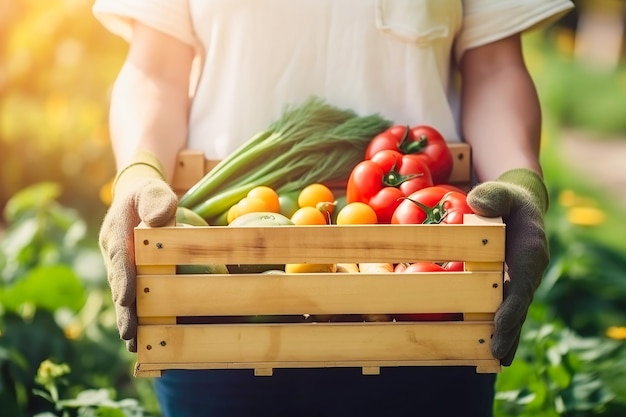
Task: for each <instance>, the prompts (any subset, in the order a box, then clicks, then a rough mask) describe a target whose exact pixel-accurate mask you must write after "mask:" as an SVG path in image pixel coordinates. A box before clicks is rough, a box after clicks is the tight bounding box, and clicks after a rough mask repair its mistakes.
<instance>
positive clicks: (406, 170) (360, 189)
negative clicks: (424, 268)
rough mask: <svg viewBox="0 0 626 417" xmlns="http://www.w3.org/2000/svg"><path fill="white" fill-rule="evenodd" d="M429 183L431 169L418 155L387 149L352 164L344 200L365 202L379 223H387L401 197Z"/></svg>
mask: <svg viewBox="0 0 626 417" xmlns="http://www.w3.org/2000/svg"><path fill="white" fill-rule="evenodd" d="M432 185H433V180H432V177H431V173H430V169H429V168H428V166H427V165H426V163H425V162H423V161H422V159H421V158H419V157H418V156H417V155H403V154H401V153H400V152H396V151H392V150H388V149H387V150H382V151H380V152H378V153H376V154H375V155H373V156H372V159H369V160H365V161H361V162H359V164H358V165H357V166H356V167H354V169H353V170H352V173H351V174H350V178H348V186H347V192H346V200H347V201H348V203H352V202H356V201H360V202H362V203H366V204H368V205H369V206H371V207H372V208H373V209H374V211H375V212H376V216H377V218H378V222H379V223H389V222H390V221H391V217H392V215H393V212H394V211H395V209H396V207H398V205H399V204H400V202H401V201H402V198H404V197H408V196H409V195H410V194H411V193H413V192H415V191H417V190H420V189H422V188H425V187H431V186H432Z"/></svg>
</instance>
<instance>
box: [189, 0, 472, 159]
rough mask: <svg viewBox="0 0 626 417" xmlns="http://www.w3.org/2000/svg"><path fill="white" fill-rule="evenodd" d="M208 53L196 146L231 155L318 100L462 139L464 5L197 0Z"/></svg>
mask: <svg viewBox="0 0 626 417" xmlns="http://www.w3.org/2000/svg"><path fill="white" fill-rule="evenodd" d="M190 8H191V15H192V18H193V25H194V29H195V31H196V34H197V36H198V38H199V39H200V41H201V42H202V46H203V48H204V56H203V66H202V68H201V72H200V78H199V81H198V86H197V90H196V94H195V97H194V101H193V105H192V112H191V120H190V137H189V145H188V146H189V147H190V148H194V149H201V150H204V151H205V153H206V154H207V156H208V157H211V158H223V157H225V156H226V155H228V154H229V153H230V152H232V151H233V150H234V149H235V148H236V147H237V146H238V145H240V144H241V143H242V142H244V141H245V140H247V139H249V138H250V137H251V136H252V135H254V134H255V133H258V132H259V131H261V130H264V129H265V128H267V127H268V126H269V124H270V123H271V122H273V121H274V120H276V119H277V118H278V117H280V115H281V113H282V111H283V109H284V107H285V106H287V105H289V106H293V105H297V104H299V103H301V102H303V101H304V100H306V99H307V98H309V97H311V96H318V97H321V98H323V99H325V100H326V101H327V102H328V103H329V104H331V105H334V106H337V107H340V108H347V109H352V110H354V111H356V112H357V113H359V114H362V115H366V114H372V113H380V114H381V115H382V116H384V117H386V118H388V119H389V120H391V121H392V122H394V123H401V124H410V125H415V124H422V123H423V124H430V125H432V126H434V127H436V128H437V129H439V130H440V131H441V132H442V133H443V134H444V136H445V137H446V138H447V139H448V140H458V134H457V130H456V124H455V121H454V116H453V111H452V109H451V105H450V102H449V97H448V92H449V91H448V90H449V79H450V59H451V56H452V48H453V42H454V37H455V34H456V33H457V32H458V30H459V29H460V26H461V23H462V22H461V21H462V1H461V0H190Z"/></svg>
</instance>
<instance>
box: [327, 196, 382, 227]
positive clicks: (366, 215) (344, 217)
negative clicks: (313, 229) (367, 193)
mask: <svg viewBox="0 0 626 417" xmlns="http://www.w3.org/2000/svg"><path fill="white" fill-rule="evenodd" d="M336 221H337V224H377V223H378V217H377V216H376V212H375V211H374V209H373V208H371V207H370V206H368V205H367V204H365V203H361V202H359V201H355V202H352V203H348V204H346V205H345V206H344V207H343V208H342V209H341V210H339V213H337V220H336Z"/></svg>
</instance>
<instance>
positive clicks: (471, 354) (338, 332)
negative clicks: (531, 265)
mask: <svg viewBox="0 0 626 417" xmlns="http://www.w3.org/2000/svg"><path fill="white" fill-rule="evenodd" d="M492 331H493V325H492V323H485V322H473V323H462V322H460V323H453V322H448V323H445V324H430V323H418V324H416V323H410V324H404V323H367V324H344V323H342V324H336V325H326V324H305V325H206V326H205V325H186V326H181V325H179V326H140V327H139V333H138V338H139V339H138V340H140V341H141V342H140V344H139V346H138V361H139V362H140V363H172V362H187V363H189V362H300V361H304V362H307V361H315V362H328V361H330V362H332V361H372V360H377V361H387V360H403V361H405V360H407V361H409V360H446V359H448V360H453V359H467V358H472V359H493V357H492V356H491V351H490V347H489V345H490V344H489V340H490V337H491V334H492Z"/></svg>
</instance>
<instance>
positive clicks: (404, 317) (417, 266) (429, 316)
mask: <svg viewBox="0 0 626 417" xmlns="http://www.w3.org/2000/svg"><path fill="white" fill-rule="evenodd" d="M398 265H405V264H398ZM445 271H447V270H446V269H444V268H443V267H442V266H440V265H439V264H436V263H434V262H414V263H412V264H410V265H408V266H406V267H405V268H404V270H402V271H400V272H405V273H408V272H445ZM396 272H398V271H396ZM394 318H395V319H396V321H460V320H463V314H462V313H409V314H396V315H394Z"/></svg>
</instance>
